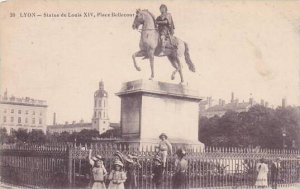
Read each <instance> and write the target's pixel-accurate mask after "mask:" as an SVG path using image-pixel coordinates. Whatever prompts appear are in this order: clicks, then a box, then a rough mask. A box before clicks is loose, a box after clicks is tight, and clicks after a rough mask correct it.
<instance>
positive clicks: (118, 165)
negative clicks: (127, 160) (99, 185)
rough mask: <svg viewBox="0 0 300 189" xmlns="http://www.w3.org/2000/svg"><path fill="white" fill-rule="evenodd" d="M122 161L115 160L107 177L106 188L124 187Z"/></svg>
mask: <svg viewBox="0 0 300 189" xmlns="http://www.w3.org/2000/svg"><path fill="white" fill-rule="evenodd" d="M123 167H124V165H123V163H122V162H121V161H120V160H115V162H114V165H113V170H112V171H111V172H110V174H109V177H108V179H109V180H110V183H109V185H108V189H124V182H125V181H126V173H125V172H124V171H123Z"/></svg>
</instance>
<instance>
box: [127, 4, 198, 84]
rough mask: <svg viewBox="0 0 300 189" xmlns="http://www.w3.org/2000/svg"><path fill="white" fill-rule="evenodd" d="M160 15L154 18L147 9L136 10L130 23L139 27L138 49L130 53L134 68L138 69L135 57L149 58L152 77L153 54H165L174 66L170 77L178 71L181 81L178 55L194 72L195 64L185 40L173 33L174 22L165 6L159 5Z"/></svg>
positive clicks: (133, 26)
mask: <svg viewBox="0 0 300 189" xmlns="http://www.w3.org/2000/svg"><path fill="white" fill-rule="evenodd" d="M160 12H161V15H160V16H159V17H157V19H155V17H154V15H153V14H152V13H151V12H150V11H148V10H140V9H138V10H137V11H136V16H135V19H134V21H133V24H132V28H133V29H139V26H140V25H142V28H141V39H140V44H139V47H140V50H139V51H137V52H136V53H134V54H133V55H132V59H133V62H134V66H135V68H136V69H137V70H138V71H140V70H141V69H140V67H139V66H138V65H137V62H136V59H135V58H136V57H144V59H148V58H149V60H150V67H151V76H150V79H151V80H152V79H153V78H154V56H159V57H161V56H167V57H168V59H169V61H170V62H171V64H172V66H173V67H174V68H175V71H173V73H172V75H171V79H172V80H173V79H174V78H175V74H176V73H177V72H179V75H180V79H181V83H183V82H184V79H183V74H182V66H181V62H180V57H181V56H182V55H184V57H185V62H186V63H187V65H188V67H189V70H190V71H192V72H195V66H194V64H193V62H192V61H191V58H190V55H189V47H188V45H187V43H186V42H184V41H182V40H181V39H179V38H178V37H175V36H173V34H174V29H175V27H174V22H173V19H172V16H171V14H170V13H168V12H167V6H166V5H161V6H160Z"/></svg>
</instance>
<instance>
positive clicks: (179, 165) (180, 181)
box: [173, 148, 188, 189]
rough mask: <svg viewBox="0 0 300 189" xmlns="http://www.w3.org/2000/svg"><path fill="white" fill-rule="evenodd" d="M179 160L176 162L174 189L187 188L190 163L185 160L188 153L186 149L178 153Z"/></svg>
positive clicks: (179, 150)
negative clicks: (187, 173)
mask: <svg viewBox="0 0 300 189" xmlns="http://www.w3.org/2000/svg"><path fill="white" fill-rule="evenodd" d="M176 155H177V159H176V161H175V174H174V178H173V188H174V189H184V188H186V172H187V169H188V161H187V160H185V159H184V156H185V155H186V152H185V150H184V149H181V148H180V149H178V150H177V151H176Z"/></svg>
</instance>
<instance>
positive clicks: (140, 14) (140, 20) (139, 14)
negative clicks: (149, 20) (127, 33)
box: [132, 9, 144, 29]
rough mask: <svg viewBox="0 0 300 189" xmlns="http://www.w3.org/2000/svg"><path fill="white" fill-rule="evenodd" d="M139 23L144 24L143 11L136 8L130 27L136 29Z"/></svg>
mask: <svg viewBox="0 0 300 189" xmlns="http://www.w3.org/2000/svg"><path fill="white" fill-rule="evenodd" d="M141 24H144V16H143V11H142V10H141V9H137V10H136V16H135V18H134V21H133V24H132V29H138V28H139V26H140V25H141Z"/></svg>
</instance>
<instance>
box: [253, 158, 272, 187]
mask: <svg viewBox="0 0 300 189" xmlns="http://www.w3.org/2000/svg"><path fill="white" fill-rule="evenodd" d="M265 162H266V161H265V159H263V158H262V159H260V161H259V163H257V165H256V171H257V172H258V175H257V179H256V182H255V186H256V187H258V188H266V187H267V186H268V172H269V168H268V165H267V164H266V163H265Z"/></svg>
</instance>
